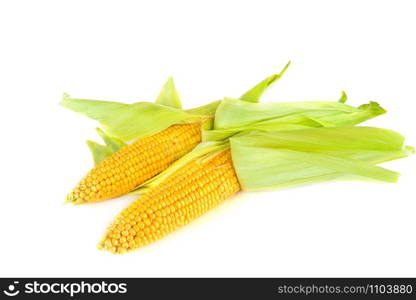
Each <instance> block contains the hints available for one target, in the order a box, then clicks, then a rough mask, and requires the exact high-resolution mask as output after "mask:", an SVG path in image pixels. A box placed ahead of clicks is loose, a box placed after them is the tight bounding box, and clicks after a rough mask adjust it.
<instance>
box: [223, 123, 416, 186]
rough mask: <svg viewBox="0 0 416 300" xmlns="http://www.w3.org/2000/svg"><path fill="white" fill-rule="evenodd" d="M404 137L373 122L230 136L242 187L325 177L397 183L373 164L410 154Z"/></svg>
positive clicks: (305, 182)
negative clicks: (359, 125) (377, 126)
mask: <svg viewBox="0 0 416 300" xmlns="http://www.w3.org/2000/svg"><path fill="white" fill-rule="evenodd" d="M403 142H404V138H403V137H402V136H401V135H400V134H398V133H396V132H394V131H391V130H387V129H381V128H373V127H336V128H313V129H303V130H296V131H284V132H273V133H265V132H256V133H254V132H253V133H249V134H246V135H239V136H235V137H232V138H230V144H231V153H232V157H233V163H234V167H235V169H236V172H237V176H238V178H239V181H240V184H241V186H242V189H244V190H249V191H250V190H267V189H280V188H286V187H290V186H296V185H300V184H307V183H315V182H321V181H327V180H370V181H377V182H396V181H397V179H398V177H399V174H398V173H396V172H393V171H390V170H387V169H384V168H381V167H378V166H376V165H377V164H379V163H381V162H384V161H388V160H393V159H397V158H402V157H406V156H408V155H410V154H413V152H414V149H413V148H412V147H405V146H404V145H403Z"/></svg>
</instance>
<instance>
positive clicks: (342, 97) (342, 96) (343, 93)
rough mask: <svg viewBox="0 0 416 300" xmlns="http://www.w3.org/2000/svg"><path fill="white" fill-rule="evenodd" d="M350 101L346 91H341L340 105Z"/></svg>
mask: <svg viewBox="0 0 416 300" xmlns="http://www.w3.org/2000/svg"><path fill="white" fill-rule="evenodd" d="M347 100H348V96H347V94H346V93H345V92H344V91H341V97H340V98H339V99H338V102H339V103H345V102H347Z"/></svg>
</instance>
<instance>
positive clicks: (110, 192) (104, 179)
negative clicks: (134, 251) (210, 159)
mask: <svg viewBox="0 0 416 300" xmlns="http://www.w3.org/2000/svg"><path fill="white" fill-rule="evenodd" d="M200 131H201V124H200V123H193V124H184V125H173V126H171V127H169V128H168V129H165V130H163V131H161V132H159V133H157V134H155V135H152V136H149V137H146V138H143V139H140V140H139V141H137V142H135V143H133V144H130V145H127V146H124V147H123V148H121V149H120V150H119V151H117V152H115V153H114V154H113V155H111V156H109V157H107V158H106V159H104V160H103V161H102V162H101V163H99V164H98V165H97V166H96V167H95V168H93V169H92V170H91V171H89V172H88V174H87V175H86V176H85V177H84V178H83V179H82V180H81V182H80V183H79V184H78V185H77V187H76V188H75V189H74V190H73V191H72V192H71V193H70V194H69V195H68V197H67V201H68V202H73V203H75V204H82V203H87V202H97V201H102V200H106V199H109V198H113V197H117V196H120V195H123V194H125V193H127V192H129V191H131V190H132V189H134V188H135V187H137V186H138V185H140V184H142V183H143V182H145V181H147V180H148V179H150V178H151V177H153V176H155V175H156V174H158V173H160V172H161V171H163V170H165V169H166V168H167V167H168V166H169V165H170V164H172V163H173V162H174V161H176V160H177V159H179V158H180V157H182V156H183V155H185V154H186V153H188V152H189V151H191V150H192V149H193V148H194V147H195V146H196V145H197V144H198V143H199V142H200V140H201V133H200Z"/></svg>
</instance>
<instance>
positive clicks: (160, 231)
mask: <svg viewBox="0 0 416 300" xmlns="http://www.w3.org/2000/svg"><path fill="white" fill-rule="evenodd" d="M239 190H240V185H239V183H238V179H237V176H236V174H235V172H234V167H233V164H232V160H231V153H230V150H225V151H223V152H220V153H219V154H216V155H215V156H211V157H210V158H207V159H205V160H194V161H193V162H191V163H189V164H187V165H186V166H185V167H183V168H182V169H180V170H179V171H177V172H175V173H174V174H172V175H171V176H170V177H168V178H167V179H166V180H165V181H164V182H162V183H161V184H160V185H157V186H155V187H154V188H152V189H151V190H150V191H149V192H148V193H146V194H145V195H144V196H143V197H141V198H139V199H137V200H136V201H135V202H133V203H132V204H131V205H130V206H129V207H127V208H126V209H124V210H123V211H122V212H121V213H120V214H119V215H118V216H117V217H116V219H115V221H114V222H113V223H112V224H111V225H110V227H109V228H108V231H107V233H106V234H105V236H104V238H103V239H102V241H101V242H100V244H99V248H100V249H104V250H108V251H110V252H112V253H125V252H127V251H131V250H134V249H136V248H140V247H142V246H145V245H147V244H149V243H151V242H154V241H156V240H158V239H160V238H162V237H164V236H166V235H167V234H169V233H170V232H172V231H174V230H176V229H178V228H180V227H182V226H184V225H186V224H188V223H189V222H191V221H192V220H194V219H195V218H197V217H199V216H200V215H202V214H204V213H205V212H207V211H208V210H210V209H211V208H213V207H215V206H217V205H218V204H220V203H221V202H222V201H224V200H225V199H227V198H229V197H230V196H232V195H233V194H234V193H236V192H237V191H239Z"/></svg>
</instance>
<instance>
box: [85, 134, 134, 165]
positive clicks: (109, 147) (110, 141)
mask: <svg viewBox="0 0 416 300" xmlns="http://www.w3.org/2000/svg"><path fill="white" fill-rule="evenodd" d="M96 131H97V133H98V134H99V136H100V137H101V138H102V139H103V141H104V143H105V145H101V144H99V143H96V142H93V141H87V145H88V148H89V149H90V151H91V154H92V157H93V160H94V165H95V166H96V165H98V164H99V163H100V162H101V161H102V160H104V159H105V158H107V157H109V156H110V155H112V154H113V153H114V152H116V151H118V150H120V149H121V148H123V147H124V146H125V145H126V144H125V143H123V142H122V141H121V140H119V139H117V138H114V137H110V136H109V135H108V134H106V133H105V132H104V131H102V130H101V129H100V128H96Z"/></svg>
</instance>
